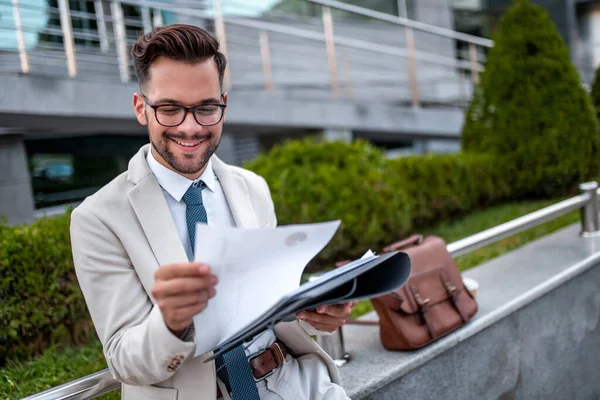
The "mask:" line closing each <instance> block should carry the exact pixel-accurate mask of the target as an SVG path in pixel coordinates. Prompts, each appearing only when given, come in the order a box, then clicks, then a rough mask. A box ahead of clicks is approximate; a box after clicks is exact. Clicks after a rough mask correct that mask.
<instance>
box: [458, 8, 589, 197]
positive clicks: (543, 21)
mask: <svg viewBox="0 0 600 400" xmlns="http://www.w3.org/2000/svg"><path fill="white" fill-rule="evenodd" d="M493 39H494V47H493V48H491V49H490V51H489V56H488V60H487V63H486V66H485V71H484V72H483V74H482V75H481V81H480V83H479V85H478V86H477V88H476V89H475V93H474V96H473V101H472V102H471V105H470V107H469V109H468V111H467V116H466V120H465V125H464V128H463V134H462V144H463V149H464V150H465V151H467V152H484V153H489V154H495V155H499V156H501V157H502V158H503V160H504V161H503V162H505V163H508V165H509V166H510V168H511V171H512V173H511V175H512V176H511V177H510V178H511V182H512V185H514V189H515V191H516V192H517V193H518V196H516V197H520V198H530V197H546V196H554V195H558V194H561V193H565V192H569V191H572V190H573V189H575V188H576V187H577V183H579V182H582V181H584V180H586V179H589V178H591V177H595V176H596V173H597V172H598V151H599V148H600V146H599V140H600V126H599V124H598V121H597V120H596V117H595V113H594V110H593V107H592V102H591V100H590V97H589V96H588V95H587V93H586V91H585V90H584V89H583V88H582V87H581V85H580V79H579V75H578V73H577V71H576V70H575V68H574V67H573V65H572V64H571V62H570V59H569V52H568V50H567V47H566V45H565V43H564V42H563V40H562V38H561V37H560V35H559V34H558V32H557V30H556V27H555V26H554V23H553V22H552V20H551V19H550V17H549V15H548V13H547V12H546V11H545V10H544V9H542V8H540V7H538V6H535V5H533V4H531V3H530V2H529V1H528V0H514V1H513V4H512V6H511V7H510V8H509V9H508V10H507V11H506V13H505V14H504V16H503V17H502V19H501V21H500V24H499V27H498V31H497V33H496V34H495V35H494V37H493Z"/></svg>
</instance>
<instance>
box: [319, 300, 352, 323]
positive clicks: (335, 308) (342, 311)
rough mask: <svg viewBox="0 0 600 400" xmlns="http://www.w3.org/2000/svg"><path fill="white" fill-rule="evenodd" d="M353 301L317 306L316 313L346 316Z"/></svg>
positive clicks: (339, 316) (338, 316)
mask: <svg viewBox="0 0 600 400" xmlns="http://www.w3.org/2000/svg"><path fill="white" fill-rule="evenodd" d="M353 303H354V302H351V303H344V304H334V305H328V306H319V307H317V310H316V311H317V313H319V314H327V315H331V316H332V317H337V318H344V319H346V318H348V316H349V315H350V311H351V309H352V307H354V304H353Z"/></svg>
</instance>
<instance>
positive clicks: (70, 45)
mask: <svg viewBox="0 0 600 400" xmlns="http://www.w3.org/2000/svg"><path fill="white" fill-rule="evenodd" d="M58 9H59V12H60V27H61V29H62V33H63V44H64V47H65V55H66V56H67V67H68V68H69V76H70V77H74V76H75V75H77V65H76V64H75V40H74V39H73V26H72V25H71V10H70V9H69V2H68V0H58Z"/></svg>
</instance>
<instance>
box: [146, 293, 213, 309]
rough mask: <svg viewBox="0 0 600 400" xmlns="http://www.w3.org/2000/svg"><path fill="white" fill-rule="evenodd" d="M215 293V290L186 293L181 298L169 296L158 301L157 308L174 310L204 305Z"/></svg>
mask: <svg viewBox="0 0 600 400" xmlns="http://www.w3.org/2000/svg"><path fill="white" fill-rule="evenodd" d="M216 293H217V291H216V289H215V288H210V289H209V290H200V291H197V292H193V293H188V294H185V295H181V296H170V297H166V298H164V299H161V300H159V301H158V306H159V307H160V308H161V309H163V308H167V309H176V308H185V307H191V306H193V305H195V304H198V303H206V302H208V300H209V299H211V298H213V297H214V296H215V294H216Z"/></svg>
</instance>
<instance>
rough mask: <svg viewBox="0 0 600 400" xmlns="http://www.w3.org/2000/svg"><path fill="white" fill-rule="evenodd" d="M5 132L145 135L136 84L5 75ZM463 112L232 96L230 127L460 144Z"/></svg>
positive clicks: (369, 101)
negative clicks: (334, 130) (136, 100)
mask: <svg viewBox="0 0 600 400" xmlns="http://www.w3.org/2000/svg"><path fill="white" fill-rule="evenodd" d="M0 76H1V77H2V79H1V80H0V81H1V84H0V88H1V89H0V90H2V91H3V92H6V93H19V94H20V95H19V96H12V97H6V98H2V97H0V119H1V120H2V126H3V127H7V128H11V127H17V128H22V129H24V130H26V131H29V132H34V133H35V132H42V133H46V134H47V135H48V136H49V137H52V135H64V134H66V133H73V134H79V135H81V134H86V133H87V134H92V133H100V134H106V133H130V134H139V135H145V134H146V130H145V128H144V127H142V126H140V125H139V124H138V123H137V121H136V120H135V115H134V113H133V106H132V97H133V93H134V92H135V91H137V90H138V88H137V84H135V83H127V84H125V83H103V82H87V81H82V80H78V79H67V78H55V77H40V76H23V75H10V74H8V75H0ZM463 121H464V111H463V110H461V109H457V108H451V107H440V108H431V109H428V108H420V109H419V108H411V107H406V106H401V105H396V104H393V103H390V102H386V101H383V100H380V99H378V98H376V97H375V98H364V99H359V100H357V101H341V100H340V101H335V100H332V99H299V98H290V97H287V96H281V95H275V94H274V95H269V94H268V93H265V92H248V91H239V90H238V91H236V90H232V91H231V93H230V94H229V107H228V108H227V122H226V124H225V128H226V130H227V131H232V132H236V131H239V132H251V133H257V134H261V133H264V132H271V133H273V132H274V133H281V131H282V130H284V129H304V130H306V129H324V128H343V129H351V130H358V131H363V132H378V133H380V134H388V135H389V134H402V135H403V136H404V137H407V138H432V139H436V138H437V139H445V140H451V141H457V140H458V139H459V137H460V130H461V128H462V124H463Z"/></svg>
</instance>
